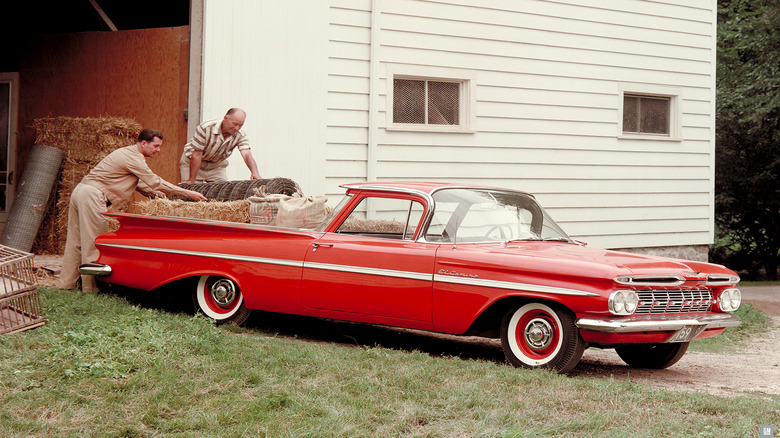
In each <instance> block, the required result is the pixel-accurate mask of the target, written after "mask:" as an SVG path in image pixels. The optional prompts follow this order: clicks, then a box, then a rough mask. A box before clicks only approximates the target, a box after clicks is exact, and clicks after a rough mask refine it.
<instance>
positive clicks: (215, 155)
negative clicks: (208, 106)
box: [184, 119, 250, 163]
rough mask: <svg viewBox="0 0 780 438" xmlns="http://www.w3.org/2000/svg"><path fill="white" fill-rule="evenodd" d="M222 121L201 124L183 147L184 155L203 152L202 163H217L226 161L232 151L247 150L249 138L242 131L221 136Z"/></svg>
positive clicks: (189, 155)
mask: <svg viewBox="0 0 780 438" xmlns="http://www.w3.org/2000/svg"><path fill="white" fill-rule="evenodd" d="M221 126H222V119H218V120H209V121H207V122H203V123H201V124H200V125H198V127H197V128H196V129H195V135H193V136H192V140H190V141H189V143H187V144H186V145H184V155H185V156H187V158H189V157H191V156H192V151H193V150H197V151H201V152H203V161H207V162H212V163H218V162H221V161H225V160H227V159H228V157H229V156H230V154H232V153H233V149H238V150H239V151H243V150H249V149H250V148H249V138H247V136H246V133H244V131H240V130H239V131H238V132H236V133H235V134H233V135H231V136H229V137H223V136H222V128H221Z"/></svg>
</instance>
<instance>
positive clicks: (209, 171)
mask: <svg viewBox="0 0 780 438" xmlns="http://www.w3.org/2000/svg"><path fill="white" fill-rule="evenodd" d="M227 166H228V162H227V160H225V161H220V162H217V163H214V162H211V161H201V163H200V169H198V174H197V175H196V176H195V182H196V183H209V182H222V181H227V180H228V179H227V170H225V168H226V167H227ZM179 172H180V173H181V180H182V181H186V180H188V179H189V178H190V157H188V156H186V155H184V154H181V159H180V160H179Z"/></svg>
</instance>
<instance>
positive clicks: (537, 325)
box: [524, 318, 553, 351]
mask: <svg viewBox="0 0 780 438" xmlns="http://www.w3.org/2000/svg"><path fill="white" fill-rule="evenodd" d="M524 336H525V343H526V344H527V345H528V346H529V347H531V348H532V349H534V350H537V351H541V350H544V349H545V348H547V347H549V346H550V343H551V342H552V339H553V328H552V326H551V325H550V323H549V322H547V320H545V319H543V318H534V319H532V320H531V321H530V322H529V323H528V325H526V326H525V334H524Z"/></svg>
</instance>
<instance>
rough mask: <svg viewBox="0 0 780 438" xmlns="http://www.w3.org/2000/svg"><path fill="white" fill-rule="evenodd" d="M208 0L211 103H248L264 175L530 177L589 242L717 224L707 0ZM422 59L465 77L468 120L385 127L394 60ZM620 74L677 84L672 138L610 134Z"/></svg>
mask: <svg viewBox="0 0 780 438" xmlns="http://www.w3.org/2000/svg"><path fill="white" fill-rule="evenodd" d="M212 3H214V4H215V3H216V2H215V1H214V0H208V4H207V6H210V7H207V8H206V19H205V27H206V36H205V42H204V45H205V47H206V50H205V53H206V55H207V57H208V55H209V53H212V56H213V57H216V59H215V58H212V59H211V60H209V59H207V60H206V61H205V65H206V67H205V68H204V82H205V83H204V104H203V108H204V114H205V113H209V112H211V113H212V114H214V112H217V113H220V112H224V110H223V107H224V108H226V107H227V106H229V105H236V104H229V103H228V102H234V101H240V102H246V104H245V105H246V106H248V107H249V111H250V118H249V120H248V121H247V130H248V132H249V133H250V135H251V136H252V137H253V138H263V141H262V142H260V144H259V150H257V149H256V150H255V157H256V158H257V159H258V161H259V162H261V173H263V175H264V176H265V175H269V176H276V175H279V176H288V177H291V178H293V179H296V180H297V181H299V180H303V181H305V184H303V185H304V186H305V191H306V192H307V193H326V194H329V195H332V196H333V197H334V198H335V197H336V196H337V194H339V193H341V192H342V191H341V189H340V188H339V185H340V184H343V183H347V182H354V181H361V180H366V179H368V178H372V179H378V180H415V179H423V180H438V181H451V182H464V183H465V182H474V183H482V184H489V185H496V186H506V187H513V188H518V189H523V190H527V191H530V192H532V193H535V194H536V195H537V197H538V198H539V199H540V201H541V202H542V204H543V205H545V207H546V208H547V209H548V210H549V211H550V212H551V214H552V215H553V217H555V218H556V220H558V221H559V222H561V224H562V225H563V227H564V228H565V229H566V230H567V231H568V232H569V233H570V234H571V235H572V236H573V237H575V238H577V239H580V240H585V241H587V242H589V244H590V245H591V246H595V247H604V248H616V247H619V248H628V247H664V246H685V245H706V244H708V243H710V242H711V241H712V239H713V235H712V230H713V222H714V219H713V217H714V207H713V205H714V201H713V197H714V195H713V178H714V95H715V93H714V71H715V64H714V56H715V52H714V50H715V10H714V8H715V1H714V0H688V1H684V2H683V1H679V2H673V1H652V0H650V1H640V0H606V1H604V0H602V1H598V2H597V1H592V0H591V1H585V0H581V1H577V0H561V1H530V0H503V1H501V0H495V1H491V2H482V1H478V0H441V1H435V0H430V1H429V0H330V1H329V2H310V1H304V0H298V1H291V2H270V1H250V0H244V1H234V2H229V3H228V4H229V5H232V6H230V7H227V8H226V7H225V6H224V3H223V2H220V6H219V10H215V8H214V6H213V5H212ZM231 8H235V9H234V10H235V11H236V12H234V13H232V14H226V13H225V9H227V10H230V9H231ZM210 19H211V20H213V21H214V22H212V23H210ZM220 20H225V21H224V22H223V21H220ZM372 26H373V27H372ZM237 27H238V28H239V29H236V30H234V31H233V33H232V34H230V35H224V34H223V33H224V32H226V30H227V29H231V28H234V29H235V28H237ZM301 29H305V31H301ZM209 32H211V34H210V33H209ZM236 35H243V38H244V40H245V42H244V43H242V45H243V46H244V47H243V48H237V47H236V43H235V41H236V40H237V37H236ZM372 43H373V44H372ZM231 47H232V49H231ZM226 48H227V49H230V50H226ZM239 54H244V55H246V56H245V57H244V58H243V59H240V57H239V56H238V55H239ZM282 55H286V56H282ZM372 60H373V64H372ZM424 67H426V68H427V67H434V68H438V69H439V71H445V72H446V71H452V72H456V73H455V74H458V72H464V71H465V72H469V74H471V75H472V76H471V77H473V79H474V81H475V82H476V87H475V94H476V103H475V107H474V108H472V110H473V111H474V112H475V126H474V129H473V131H474V132H472V133H466V134H464V133H432V132H405V131H398V130H387V129H385V128H386V127H387V122H386V116H387V114H386V108H387V86H388V85H387V82H386V80H387V75H388V71H399V70H403V69H405V68H424ZM372 74H373V76H372ZM456 77H457V76H456ZM223 78H231V79H230V83H227V82H225V83H223ZM267 79H270V80H273V81H274V83H273V85H271V84H269V83H268V81H267ZM301 83H303V88H296V86H297V85H300V84H301ZM626 84H628V85H629V86H631V85H637V86H642V87H662V89H670V88H671V89H674V90H677V91H678V92H679V95H680V102H679V104H680V111H679V112H680V132H679V137H680V140H679V141H669V140H634V139H625V138H619V132H618V130H619V119H620V107H621V104H622V102H620V99H619V93H620V90H621V87H622V86H625V85H626ZM291 89H295V91H294V92H297V93H299V95H300V96H303V102H304V103H305V105H303V106H304V107H305V108H300V106H299V105H295V104H294V103H291V102H289V100H288V99H285V97H286V96H287V95H288V94H289V93H292V92H293V91H292V90H291ZM297 111H304V112H305V113H306V117H305V121H303V122H301V121H300V120H295V122H293V121H292V120H291V119H295V117H291V115H294V114H300V113H298V112H297ZM255 113H256V114H257V118H256V119H255V118H253V117H255V116H254V115H255ZM260 121H263V123H262V126H258V125H260ZM266 121H267V122H266ZM301 123H302V124H301ZM302 126H303V127H304V128H303V129H302ZM250 129H252V130H253V131H249V130H250ZM256 143H257V142H256ZM278 144H283V145H285V146H286V149H285V151H286V153H288V154H291V155H292V156H294V157H296V160H295V161H294V162H290V161H289V160H287V161H286V160H285V159H283V158H282V157H279V156H278V154H277V152H278V149H272V148H271V146H272V145H278ZM275 154H276V155H275ZM230 170H231V171H236V170H239V171H244V172H246V169H245V167H244V166H243V164H242V163H240V159H239V161H238V162H237V163H236V164H232V165H231V169H230ZM276 170H279V171H278V172H277V171H276ZM269 172H270V173H269ZM246 174H248V172H247V173H246ZM299 182H301V181H299Z"/></svg>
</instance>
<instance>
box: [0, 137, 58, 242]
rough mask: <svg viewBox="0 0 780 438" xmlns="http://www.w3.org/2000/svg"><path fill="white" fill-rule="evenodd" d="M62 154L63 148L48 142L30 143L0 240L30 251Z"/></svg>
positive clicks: (45, 208)
mask: <svg viewBox="0 0 780 438" xmlns="http://www.w3.org/2000/svg"><path fill="white" fill-rule="evenodd" d="M64 156H65V152H64V151H62V150H61V149H58V148H55V147H52V146H44V145H35V146H33V149H32V152H31V153H30V158H29V160H28V162H27V165H26V166H25V169H24V175H22V178H21V179H20V180H19V184H18V185H17V189H16V190H17V191H16V197H15V198H14V203H13V205H11V210H10V211H9V212H8V222H7V223H6V225H5V229H4V230H3V234H2V236H0V244H3V245H6V246H10V247H11V248H16V249H18V250H21V251H25V252H30V250H31V249H32V246H33V243H34V242H35V236H36V235H37V234H38V229H39V228H40V227H41V223H42V222H43V217H44V216H45V215H46V211H47V209H48V206H49V199H51V196H52V189H53V187H54V185H55V183H56V182H57V177H58V176H59V173H60V166H61V165H62V159H63V158H64Z"/></svg>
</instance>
